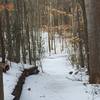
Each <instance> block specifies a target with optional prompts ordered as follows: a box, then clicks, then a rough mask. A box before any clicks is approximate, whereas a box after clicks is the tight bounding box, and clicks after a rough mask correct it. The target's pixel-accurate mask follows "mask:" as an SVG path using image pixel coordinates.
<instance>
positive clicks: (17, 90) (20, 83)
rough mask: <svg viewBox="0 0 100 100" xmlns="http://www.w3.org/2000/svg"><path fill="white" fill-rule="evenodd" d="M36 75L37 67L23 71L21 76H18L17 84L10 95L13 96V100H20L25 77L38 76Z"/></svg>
mask: <svg viewBox="0 0 100 100" xmlns="http://www.w3.org/2000/svg"><path fill="white" fill-rule="evenodd" d="M38 73H39V70H38V67H32V68H30V69H24V71H23V72H22V75H21V76H20V78H19V80H18V82H17V85H16V87H15V89H14V91H13V92H12V95H13V96H14V99H13V100H20V96H21V92H22V89H23V85H24V83H25V79H26V77H28V76H30V75H33V74H38Z"/></svg>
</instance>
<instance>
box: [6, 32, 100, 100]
mask: <svg viewBox="0 0 100 100" xmlns="http://www.w3.org/2000/svg"><path fill="white" fill-rule="evenodd" d="M43 37H44V42H45V44H44V46H45V49H46V57H45V58H44V59H43V61H42V66H43V70H44V73H42V72H40V73H39V74H38V75H32V76H30V77H27V78H26V81H25V84H24V86H23V91H22V94H21V98H20V100H100V93H98V94H99V95H96V94H95V92H96V91H97V92H100V86H91V85H88V84H84V85H83V83H84V82H86V81H84V80H87V76H86V75H85V74H84V73H83V72H81V73H78V74H77V75H75V74H71V75H70V74H69V72H70V71H73V73H75V72H76V71H77V70H76V69H75V68H73V67H72V66H71V64H70V62H69V60H68V54H67V52H66V51H67V50H66V49H65V50H64V52H60V50H61V48H60V46H61V43H60V42H59V39H58V38H57V39H56V41H57V43H56V47H57V54H54V51H52V52H51V55H50V56H49V54H48V43H47V42H48V40H47V39H48V34H47V33H44V34H43ZM64 45H65V44H64ZM29 67H32V66H30V65H22V64H15V63H13V64H12V67H11V69H10V70H9V71H8V72H7V73H6V74H4V91H5V100H13V96H12V95H11V93H12V91H13V89H14V87H15V85H16V83H17V81H18V78H19V76H20V75H21V73H22V70H23V68H29ZM81 75H82V77H81ZM83 75H84V76H83ZM80 78H81V79H82V80H83V81H82V82H81V81H77V80H78V79H80Z"/></svg>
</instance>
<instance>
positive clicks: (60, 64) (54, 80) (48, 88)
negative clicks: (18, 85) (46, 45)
mask: <svg viewBox="0 0 100 100" xmlns="http://www.w3.org/2000/svg"><path fill="white" fill-rule="evenodd" d="M43 69H44V73H40V74H39V75H32V76H30V77H28V78H27V79H26V82H25V85H24V87H23V91H22V95H21V98H20V100H89V99H88V95H87V94H86V93H85V87H84V86H83V85H82V83H81V82H76V81H71V80H68V79H67V78H66V75H67V72H68V71H69V70H70V69H71V65H70V64H69V62H68V60H67V57H66V55H64V54H60V55H52V56H49V57H47V58H45V59H44V61H43Z"/></svg>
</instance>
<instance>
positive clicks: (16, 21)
mask: <svg viewBox="0 0 100 100" xmlns="http://www.w3.org/2000/svg"><path fill="white" fill-rule="evenodd" d="M99 6H100V3H99V0H0V57H1V58H2V63H6V61H7V60H9V61H13V62H16V63H19V62H22V63H29V64H33V65H34V66H37V62H40V61H41V57H42V55H43V47H42V45H43V43H42V42H43V41H42V31H43V30H44V28H45V30H46V31H48V37H49V40H48V43H49V52H51V50H52V49H54V50H55V53H56V43H55V36H56V33H58V34H59V35H60V36H61V38H62V41H63V38H65V36H66V32H67V31H69V30H70V31H71V32H72V35H73V37H74V38H73V40H74V41H73V40H72V44H73V47H74V50H75V51H76V49H78V51H79V53H78V56H79V66H81V67H82V68H83V67H87V69H88V73H89V76H90V78H89V81H90V83H100V44H99V42H100V28H99V27H100V19H99V16H100V10H99V8H100V7H99ZM70 20H71V21H70ZM69 24H70V25H69ZM66 25H67V26H68V25H69V26H71V27H70V28H66V27H65V26H66ZM64 27H65V29H67V31H65V29H64ZM63 33H64V34H63ZM62 49H63V42H62ZM72 57H73V56H72ZM0 74H1V76H2V69H1V67H0ZM1 76H0V81H1V82H0V89H1V91H2V90H3V89H2V88H1V87H3V83H2V77H1ZM1 95H3V94H0V97H2V100H3V96H1Z"/></svg>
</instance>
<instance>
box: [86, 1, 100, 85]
mask: <svg viewBox="0 0 100 100" xmlns="http://www.w3.org/2000/svg"><path fill="white" fill-rule="evenodd" d="M85 4H86V11H87V23H88V44H89V67H90V68H89V69H90V80H89V81H90V83H93V84H100V18H99V17H100V0H85Z"/></svg>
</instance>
